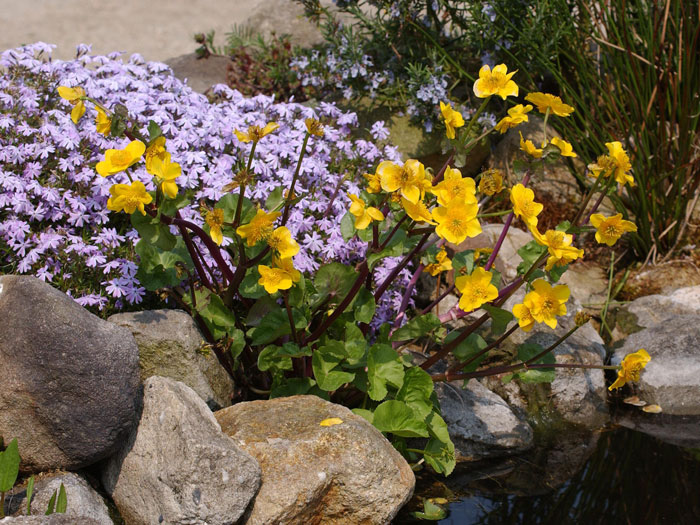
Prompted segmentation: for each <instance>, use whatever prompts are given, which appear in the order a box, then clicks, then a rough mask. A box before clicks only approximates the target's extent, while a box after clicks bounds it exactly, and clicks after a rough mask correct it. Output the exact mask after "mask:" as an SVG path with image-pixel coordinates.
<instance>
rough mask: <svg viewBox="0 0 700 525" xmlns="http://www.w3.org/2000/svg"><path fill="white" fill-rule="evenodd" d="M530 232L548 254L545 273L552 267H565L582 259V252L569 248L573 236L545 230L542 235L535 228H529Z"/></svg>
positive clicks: (572, 247)
mask: <svg viewBox="0 0 700 525" xmlns="http://www.w3.org/2000/svg"><path fill="white" fill-rule="evenodd" d="M530 232H531V233H532V235H533V237H534V238H535V241H537V243H538V244H540V245H542V246H546V247H547V251H548V252H549V258H548V259H547V265H546V266H545V270H547V271H549V270H551V269H552V268H553V267H554V265H557V266H565V265H567V264H569V263H570V262H573V261H575V260H576V259H579V258H580V257H583V250H581V249H579V248H576V247H574V246H571V243H572V242H573V240H574V237H573V235H570V234H568V233H566V232H563V231H559V230H547V231H546V232H545V233H544V235H542V234H541V233H540V232H539V230H538V229H537V226H532V227H530Z"/></svg>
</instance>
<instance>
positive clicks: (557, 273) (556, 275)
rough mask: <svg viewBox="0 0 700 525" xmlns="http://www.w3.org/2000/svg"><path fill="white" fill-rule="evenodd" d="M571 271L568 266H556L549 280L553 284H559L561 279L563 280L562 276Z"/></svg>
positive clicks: (550, 273) (550, 271) (550, 272)
mask: <svg viewBox="0 0 700 525" xmlns="http://www.w3.org/2000/svg"><path fill="white" fill-rule="evenodd" d="M568 269H569V265H568V264H564V265H562V266H559V265H557V264H555V265H554V266H552V269H551V270H549V279H550V281H551V282H552V283H556V282H559V279H561V276H562V275H564V272H566V270H568Z"/></svg>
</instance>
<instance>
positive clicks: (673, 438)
mask: <svg viewBox="0 0 700 525" xmlns="http://www.w3.org/2000/svg"><path fill="white" fill-rule="evenodd" d="M615 424H616V425H620V426H622V427H625V428H629V429H632V430H636V431H637V432H644V433H645V434H649V435H650V436H653V437H655V438H656V439H659V440H661V441H664V442H666V443H670V444H671V445H676V446H677V447H684V448H700V416H673V415H670V414H666V413H661V414H647V413H646V412H643V411H642V410H641V409H638V410H634V411H633V409H631V408H630V409H628V410H624V411H621V413H619V414H616V417H615Z"/></svg>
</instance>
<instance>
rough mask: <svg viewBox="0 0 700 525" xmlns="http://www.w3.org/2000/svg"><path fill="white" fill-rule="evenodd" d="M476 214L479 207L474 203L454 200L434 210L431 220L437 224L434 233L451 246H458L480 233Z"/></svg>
mask: <svg viewBox="0 0 700 525" xmlns="http://www.w3.org/2000/svg"><path fill="white" fill-rule="evenodd" d="M477 213H479V205H478V204H477V203H476V202H464V201H461V200H456V199H453V200H452V201H450V203H449V204H448V205H447V206H439V207H437V208H434V209H433V211H432V214H433V219H434V220H435V222H437V223H438V226H437V227H436V228H435V233H436V234H437V235H438V236H439V237H440V238H442V239H446V240H447V242H451V243H453V244H460V243H461V242H463V241H464V239H466V238H467V237H476V236H477V235H479V234H480V233H481V224H479V221H478V219H477V218H476V215H477Z"/></svg>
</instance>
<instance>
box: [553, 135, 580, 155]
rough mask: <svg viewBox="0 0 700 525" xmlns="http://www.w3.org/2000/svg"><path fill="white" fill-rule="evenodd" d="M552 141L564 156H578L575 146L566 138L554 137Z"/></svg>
mask: <svg viewBox="0 0 700 525" xmlns="http://www.w3.org/2000/svg"><path fill="white" fill-rule="evenodd" d="M551 143H552V144H554V145H555V146H556V147H557V148H559V152H560V153H561V156H562V157H578V155H576V153H574V148H573V147H572V146H571V144H569V143H568V142H566V141H565V140H563V139H560V138H559V137H553V138H552V140H551Z"/></svg>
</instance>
